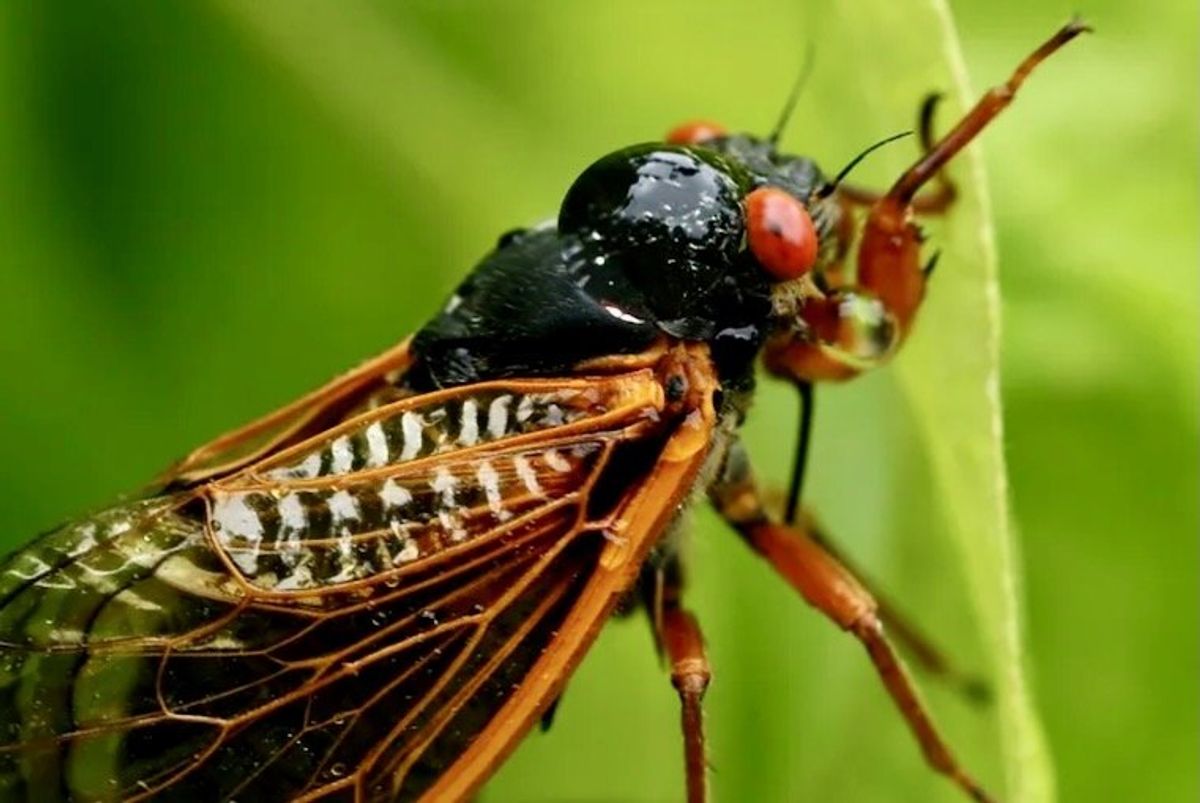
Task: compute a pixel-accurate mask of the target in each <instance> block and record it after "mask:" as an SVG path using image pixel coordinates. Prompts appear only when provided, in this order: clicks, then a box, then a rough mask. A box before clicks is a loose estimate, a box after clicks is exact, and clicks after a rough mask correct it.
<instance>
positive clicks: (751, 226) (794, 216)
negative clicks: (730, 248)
mask: <svg viewBox="0 0 1200 803" xmlns="http://www.w3.org/2000/svg"><path fill="white" fill-rule="evenodd" d="M746 237H747V239H748V240H749V241H750V251H751V252H752V253H753V254H754V258H755V259H757V260H758V263H759V264H760V265H762V266H763V268H765V269H766V271H767V272H768V273H770V274H771V275H772V276H773V277H775V279H776V280H778V281H781V282H786V281H788V280H789V279H795V278H797V277H799V276H803V275H804V274H805V273H807V272H808V271H809V270H810V269H811V268H812V266H813V264H814V263H815V262H816V261H817V231H816V229H815V228H813V222H812V218H811V217H809V216H808V210H807V209H805V208H804V204H802V203H800V202H799V201H797V200H796V199H795V198H794V197H792V196H791V195H789V194H788V193H786V192H784V191H783V190H781V189H779V188H778V187H759V188H758V189H757V190H755V191H754V192H752V193H750V194H749V195H747V196H746Z"/></svg>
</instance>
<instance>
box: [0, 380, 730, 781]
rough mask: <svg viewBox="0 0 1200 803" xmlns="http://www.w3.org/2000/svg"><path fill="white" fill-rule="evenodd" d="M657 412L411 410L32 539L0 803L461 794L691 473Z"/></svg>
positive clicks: (438, 406)
mask: <svg viewBox="0 0 1200 803" xmlns="http://www.w3.org/2000/svg"><path fill="white" fill-rule="evenodd" d="M663 412H664V400H663V392H662V388H661V386H660V385H659V383H658V380H657V379H656V378H655V376H654V375H653V374H652V373H651V372H650V371H635V372H630V373H626V374H618V375H613V376H606V377H597V378H591V379H563V380H539V381H536V382H534V381H530V382H516V381H513V382H495V383H484V384H480V385H476V386H468V387H464V388H458V389H455V390H453V391H442V392H439V393H435V394H426V395H423V396H415V397H412V398H410V399H405V400H402V401H400V402H396V403H394V404H391V405H385V406H384V407H381V408H378V409H375V410H369V411H367V412H365V413H363V414H362V415H359V416H356V417H354V418H351V419H349V420H347V421H345V422H343V423H342V424H340V425H338V426H336V427H334V428H333V429H332V430H330V431H328V432H323V433H322V434H321V435H319V436H316V437H314V438H310V439H309V440H307V441H304V442H302V443H298V444H296V445H295V446H292V447H289V448H287V449H285V450H283V451H280V452H274V453H271V454H270V455H268V456H266V457H264V458H262V459H260V460H258V461H257V462H255V463H254V464H252V465H249V466H247V467H246V468H244V469H243V470H241V471H239V472H237V473H235V474H232V475H229V476H224V477H222V478H221V479H219V480H217V481H215V482H212V483H209V484H207V485H204V486H200V487H196V488H193V489H190V490H187V491H182V492H180V493H177V494H174V495H170V496H162V497H155V498H152V499H149V500H145V501H142V502H138V503H135V504H133V505H129V506H125V507H121V508H117V509H114V510H113V511H109V512H108V513H105V514H101V515H100V516H97V517H94V518H93V519H91V520H89V521H86V522H82V523H79V524H73V525H70V526H68V527H67V528H64V529H63V530H60V531H58V532H56V533H53V534H51V535H50V536H47V537H46V538H44V539H43V540H42V541H40V542H38V543H36V544H35V545H33V546H32V547H30V548H29V549H27V550H25V551H24V552H21V553H18V554H17V555H16V556H14V557H13V558H11V559H10V560H9V561H8V563H7V564H5V567H4V569H3V573H2V574H0V800H4V801H9V800H13V801H15V800H39V801H40V800H48V799H54V798H55V797H58V798H61V799H72V800H110V799H151V798H155V799H157V798H161V799H170V800H213V799H239V800H241V799H245V800H263V801H270V800H290V799H317V798H328V799H341V798H345V799H370V800H413V799H417V798H419V797H422V796H423V795H424V796H426V797H428V798H429V799H447V798H450V799H453V798H458V797H464V796H466V795H467V794H469V792H470V790H471V789H473V788H475V787H476V786H478V785H479V784H480V783H482V781H483V780H485V779H486V777H487V775H488V774H489V773H490V771H491V769H492V768H493V767H494V766H495V764H496V763H497V762H498V761H499V760H500V759H501V758H502V757H503V755H504V754H506V753H507V751H508V750H510V749H511V748H512V746H513V745H514V744H515V742H516V740H517V739H518V738H519V736H520V735H521V734H523V733H524V732H525V730H526V729H527V728H528V726H529V724H530V723H532V722H533V721H534V718H535V717H536V716H537V713H538V712H539V711H540V709H541V708H543V707H544V706H545V705H546V704H548V703H549V701H550V699H552V697H553V696H554V694H556V693H557V691H558V689H559V688H560V686H561V684H562V683H563V682H565V679H566V676H567V674H568V673H569V671H570V670H571V669H572V668H573V666H574V664H575V662H576V661H577V660H578V659H579V658H580V657H581V655H582V652H583V650H584V649H585V648H586V647H587V645H588V644H589V643H590V642H591V640H592V639H593V638H594V635H595V633H596V631H597V629H598V628H599V626H600V625H601V624H602V622H603V620H604V618H605V616H606V615H607V613H608V612H609V611H610V610H611V608H612V606H613V604H614V603H615V601H616V599H617V598H618V597H619V595H620V593H621V592H622V591H624V590H625V589H626V588H627V587H628V586H629V585H630V583H631V582H632V580H633V577H634V575H635V573H636V571H637V566H638V564H639V563H640V562H641V560H642V559H643V558H644V556H645V554H646V552H647V551H648V550H649V548H650V547H651V546H652V544H653V542H654V540H655V537H656V536H657V535H658V533H659V532H661V530H662V528H663V527H664V526H665V522H666V520H667V519H668V518H669V516H670V515H672V514H673V512H674V511H675V509H676V508H677V506H678V504H679V502H680V501H681V499H682V498H683V494H684V493H685V492H686V490H687V488H688V487H689V486H690V484H691V481H692V478H693V477H694V476H695V474H696V472H697V471H698V468H699V462H700V460H701V459H702V457H703V450H702V449H701V448H699V446H697V447H695V448H692V449H691V450H690V451H688V450H685V449H681V448H680V446H679V439H680V438H681V437H682V436H683V434H687V436H688V438H689V439H690V440H689V442H690V443H695V444H705V445H706V444H707V437H708V431H707V430H706V429H705V427H698V426H695V422H694V421H693V420H692V419H694V418H695V416H692V417H691V418H689V419H688V421H689V422H691V423H690V424H689V426H688V427H684V426H683V425H681V424H678V423H677V421H676V419H675V418H673V417H664V416H663ZM703 419H704V421H705V422H707V423H706V425H705V426H706V427H708V428H709V429H710V428H711V419H712V415H711V409H709V410H708V412H707V414H706V416H704V417H703ZM676 428H678V429H679V431H678V432H675V429H676ZM683 429H686V430H687V432H686V433H683Z"/></svg>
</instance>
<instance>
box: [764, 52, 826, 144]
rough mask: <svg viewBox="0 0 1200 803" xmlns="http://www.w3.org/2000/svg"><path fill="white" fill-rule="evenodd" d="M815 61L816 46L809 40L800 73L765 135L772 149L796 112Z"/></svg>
mask: <svg viewBox="0 0 1200 803" xmlns="http://www.w3.org/2000/svg"><path fill="white" fill-rule="evenodd" d="M816 59H817V46H816V45H815V44H814V43H813V42H812V40H811V39H810V40H809V42H808V46H807V47H805V48H804V61H803V62H802V63H801V65H800V72H799V74H797V75H796V80H795V81H794V82H793V83H792V88H791V90H789V91H788V96H787V100H786V101H784V104H783V111H782V112H781V113H780V115H779V119H778V120H777V121H776V122H775V127H774V128H772V129H771V133H770V134H768V135H767V142H769V143H771V146H772V147H774V146H776V145H778V144H779V138H780V137H781V136H783V130H784V129H785V128H787V124H788V122H789V121H790V120H791V119H792V112H794V111H795V110H796V101H798V100H800V92H801V91H803V89H804V85H805V84H807V83H808V78H809V76H811V75H812V70H813V65H814V64H815V63H816Z"/></svg>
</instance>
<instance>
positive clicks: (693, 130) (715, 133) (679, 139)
mask: <svg viewBox="0 0 1200 803" xmlns="http://www.w3.org/2000/svg"><path fill="white" fill-rule="evenodd" d="M723 136H725V126H723V125H720V124H718V123H711V122H709V121H708V120H692V121H690V122H687V123H684V124H683V125H677V126H675V127H674V128H672V129H671V130H670V132H668V133H667V142H668V143H670V144H671V145H698V144H699V143H701V142H708V141H709V140H710V139H716V138H717V137H723Z"/></svg>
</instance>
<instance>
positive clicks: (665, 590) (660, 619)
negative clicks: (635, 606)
mask: <svg viewBox="0 0 1200 803" xmlns="http://www.w3.org/2000/svg"><path fill="white" fill-rule="evenodd" d="M682 577H683V575H682V572H681V570H680V566H679V563H678V561H677V560H675V559H674V558H672V559H670V560H669V561H668V562H667V564H666V565H665V566H662V567H660V568H657V569H655V570H654V571H653V575H652V576H651V577H648V578H646V580H647V581H648V582H647V583H646V587H644V588H643V598H644V600H645V602H646V606H647V608H648V609H649V614H650V619H651V623H652V625H653V627H654V637H655V642H656V644H657V646H658V648H659V652H660V654H662V655H665V657H666V660H667V663H668V664H669V665H670V668H671V685H672V686H674V687H675V691H677V692H678V693H679V704H680V724H681V726H682V729H683V760H684V770H685V772H686V777H687V801H688V803H707V801H708V752H707V748H706V742H705V738H704V708H703V700H704V693H705V692H706V691H708V684H709V681H710V680H711V679H712V670H711V668H710V667H709V663H708V655H707V654H706V653H705V649H704V634H703V633H702V632H701V630H700V623H699V622H697V621H696V617H695V615H694V614H692V612H691V611H689V610H687V609H685V608H684V607H683V603H682V600H681V595H682V591H683V582H682Z"/></svg>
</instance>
